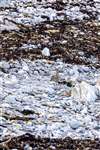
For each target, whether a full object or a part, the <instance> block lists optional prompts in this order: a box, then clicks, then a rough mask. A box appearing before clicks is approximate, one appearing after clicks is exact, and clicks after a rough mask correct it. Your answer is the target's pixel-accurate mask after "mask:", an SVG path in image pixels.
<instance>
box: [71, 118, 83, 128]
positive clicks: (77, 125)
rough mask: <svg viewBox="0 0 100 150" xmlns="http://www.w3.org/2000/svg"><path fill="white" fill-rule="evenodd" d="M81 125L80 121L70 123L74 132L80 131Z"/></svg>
mask: <svg viewBox="0 0 100 150" xmlns="http://www.w3.org/2000/svg"><path fill="white" fill-rule="evenodd" d="M80 125H81V123H80V122H79V121H78V120H72V121H71V122H70V127H71V128H72V129H74V130H76V129H78V128H79V127H80Z"/></svg>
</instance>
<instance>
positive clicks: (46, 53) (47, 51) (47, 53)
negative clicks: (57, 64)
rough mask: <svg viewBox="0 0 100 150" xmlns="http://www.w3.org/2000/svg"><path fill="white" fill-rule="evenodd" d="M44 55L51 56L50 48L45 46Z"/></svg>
mask: <svg viewBox="0 0 100 150" xmlns="http://www.w3.org/2000/svg"><path fill="white" fill-rule="evenodd" d="M42 55H43V56H47V57H49V56H50V50H49V48H47V47H45V48H44V49H43V50H42Z"/></svg>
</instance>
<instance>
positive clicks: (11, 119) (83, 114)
mask: <svg viewBox="0 0 100 150" xmlns="http://www.w3.org/2000/svg"><path fill="white" fill-rule="evenodd" d="M5 64H7V66H9V67H8V68H9V69H8V70H7V72H3V71H2V70H1V71H0V77H1V80H0V81H1V84H0V86H1V87H0V88H1V90H2V93H1V95H0V99H1V108H0V109H1V110H2V113H1V119H2V120H3V122H4V123H3V124H1V125H4V126H5V128H7V133H10V136H12V137H13V136H17V135H21V134H23V133H27V132H28V133H32V134H33V135H36V136H41V137H50V138H63V137H67V136H70V137H71V138H83V139H84V138H87V134H86V133H88V132H89V134H88V137H89V138H92V139H94V138H100V137H99V136H100V132H99V120H98V117H99V115H100V100H99V95H98V96H97V98H96V99H95V101H92V99H90V97H89V99H90V100H89V101H87V99H88V97H87V96H88V95H83V96H84V97H85V96H86V100H84V102H83V101H81V98H78V99H77V98H75V97H74V98H73V96H72V95H71V90H73V88H74V87H73V86H68V83H67V82H73V80H74V84H80V82H82V81H83V80H84V81H86V82H87V83H88V84H89V85H90V86H93V87H94V90H95V89H96V80H97V79H98V75H99V74H100V69H95V68H91V67H90V68H89V67H85V66H84V65H83V66H82V65H81V66H80V65H71V64H66V63H63V62H62V61H60V60H58V61H56V62H54V61H48V60H45V59H43V60H35V61H30V60H28V59H23V60H20V61H17V60H16V61H9V62H7V61H5ZM5 68H6V67H5ZM80 69H81V72H80V71H79V70H80ZM56 70H57V72H56ZM71 72H73V73H71ZM57 74H58V78H56V76H57ZM89 75H90V76H89ZM54 76H55V78H54ZM75 76H76V77H75ZM87 77H88V78H87ZM66 78H67V80H66ZM79 78H80V82H79V81H78V79H79ZM55 79H56V80H55ZM88 92H90V91H88ZM92 92H93V91H92ZM6 122H8V123H6ZM8 131H9V132H8ZM83 131H84V132H83ZM5 134H6V133H5Z"/></svg>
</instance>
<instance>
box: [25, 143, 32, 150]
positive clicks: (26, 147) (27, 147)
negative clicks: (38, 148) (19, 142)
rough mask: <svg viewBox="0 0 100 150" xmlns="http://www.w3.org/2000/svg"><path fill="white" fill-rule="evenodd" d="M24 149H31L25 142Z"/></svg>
mask: <svg viewBox="0 0 100 150" xmlns="http://www.w3.org/2000/svg"><path fill="white" fill-rule="evenodd" d="M24 150H32V147H31V146H30V145H29V144H26V145H25V146H24Z"/></svg>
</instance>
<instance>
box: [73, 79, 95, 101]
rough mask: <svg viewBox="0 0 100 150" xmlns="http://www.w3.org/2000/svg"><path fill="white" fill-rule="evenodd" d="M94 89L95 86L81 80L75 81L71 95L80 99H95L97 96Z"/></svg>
mask: <svg viewBox="0 0 100 150" xmlns="http://www.w3.org/2000/svg"><path fill="white" fill-rule="evenodd" d="M96 91H97V89H96V87H95V86H92V85H90V84H88V83H87V82H85V81H82V82H81V83H76V85H75V87H73V88H72V91H71V95H72V97H73V98H75V99H78V100H80V101H95V100H96V98H97V95H96Z"/></svg>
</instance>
